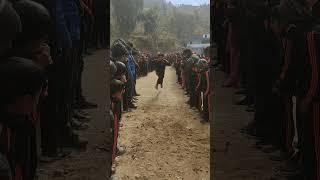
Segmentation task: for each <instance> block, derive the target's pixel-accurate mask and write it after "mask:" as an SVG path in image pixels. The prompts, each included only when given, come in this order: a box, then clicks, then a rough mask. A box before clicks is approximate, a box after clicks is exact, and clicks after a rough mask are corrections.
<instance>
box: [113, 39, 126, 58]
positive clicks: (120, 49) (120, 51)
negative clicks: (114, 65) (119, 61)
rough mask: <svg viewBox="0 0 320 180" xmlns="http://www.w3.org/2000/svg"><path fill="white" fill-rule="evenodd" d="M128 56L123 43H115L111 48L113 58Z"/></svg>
mask: <svg viewBox="0 0 320 180" xmlns="http://www.w3.org/2000/svg"><path fill="white" fill-rule="evenodd" d="M124 55H128V51H127V49H126V47H125V46H124V45H123V44H121V43H114V44H113V45H112V46H111V56H112V58H115V59H116V58H119V57H121V56H124Z"/></svg>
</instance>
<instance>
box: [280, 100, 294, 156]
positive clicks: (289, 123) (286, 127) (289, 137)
mask: <svg viewBox="0 0 320 180" xmlns="http://www.w3.org/2000/svg"><path fill="white" fill-rule="evenodd" d="M282 98H283V107H284V113H283V118H282V122H283V125H282V138H283V142H284V150H285V152H287V153H289V154H291V153H293V146H292V143H293V139H294V134H295V129H294V120H293V102H292V96H290V95H288V94H286V95H283V97H282Z"/></svg>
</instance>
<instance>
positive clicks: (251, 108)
mask: <svg viewBox="0 0 320 180" xmlns="http://www.w3.org/2000/svg"><path fill="white" fill-rule="evenodd" d="M246 111H247V112H255V111H256V110H255V109H254V107H253V106H249V107H248V108H247V109H246Z"/></svg>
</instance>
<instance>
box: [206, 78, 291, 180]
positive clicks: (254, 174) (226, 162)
mask: <svg viewBox="0 0 320 180" xmlns="http://www.w3.org/2000/svg"><path fill="white" fill-rule="evenodd" d="M214 77H215V82H214V85H215V90H214V92H215V95H214V112H213V114H214V117H213V122H212V123H211V128H212V131H213V133H212V136H211V138H212V141H211V142H212V143H213V144H212V148H213V149H212V153H213V163H212V168H214V173H213V174H214V178H213V179H214V180H283V179H286V178H285V177H284V176H282V175H281V174H279V172H278V171H277V170H276V169H277V167H279V166H281V165H283V162H276V161H272V160H270V157H271V156H272V155H273V154H270V153H265V152H264V151H263V149H264V148H267V147H263V149H257V148H256V146H255V143H256V142H257V140H256V139H255V138H254V137H251V136H248V135H246V134H242V133H241V129H242V128H244V127H245V126H246V125H247V124H248V123H249V122H250V121H251V120H252V119H253V115H254V114H253V113H248V112H246V111H245V109H246V107H245V106H236V105H233V103H234V102H235V101H237V100H238V99H239V96H238V95H234V92H235V91H236V90H235V89H232V88H222V83H223V80H224V79H225V77H224V74H223V73H222V72H215V74H214ZM271 113H272V112H271Z"/></svg>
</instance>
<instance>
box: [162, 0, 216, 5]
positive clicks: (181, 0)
mask: <svg viewBox="0 0 320 180" xmlns="http://www.w3.org/2000/svg"><path fill="white" fill-rule="evenodd" d="M166 1H167V2H169V1H171V3H172V4H174V5H177V4H190V5H193V6H198V5H201V4H209V3H210V0H166Z"/></svg>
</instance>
